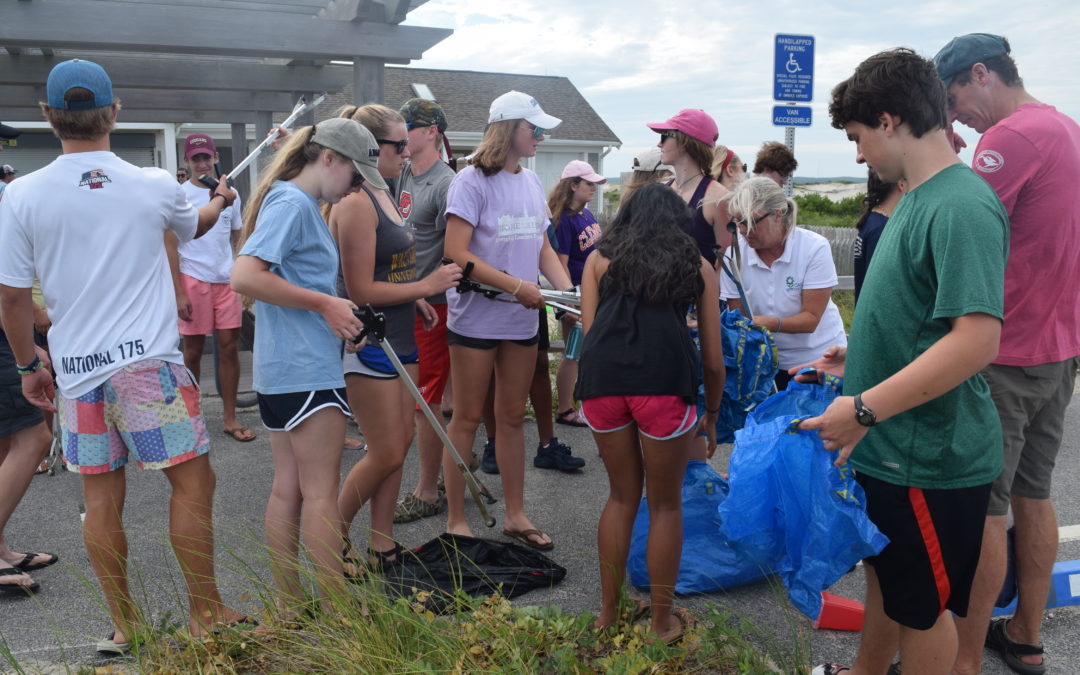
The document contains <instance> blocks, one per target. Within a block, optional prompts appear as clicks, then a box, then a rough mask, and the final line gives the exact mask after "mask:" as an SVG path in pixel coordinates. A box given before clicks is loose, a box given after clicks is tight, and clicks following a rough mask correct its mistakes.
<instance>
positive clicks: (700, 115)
mask: <svg viewBox="0 0 1080 675" xmlns="http://www.w3.org/2000/svg"><path fill="white" fill-rule="evenodd" d="M646 126H648V127H649V128H650V129H652V130H653V131H656V132H661V131H667V130H668V129H677V130H678V131H681V132H683V133H684V134H686V135H687V136H690V137H691V138H696V139H698V140H699V141H701V142H702V143H705V144H707V145H709V146H712V145H713V144H714V143H716V139H717V138H718V137H719V136H720V130H719V129H717V128H716V122H714V121H713V118H711V117H709V115H708V114H707V113H706V112H705V111H704V110H697V109H695V108H686V109H684V110H680V111H679V112H678V113H676V114H675V116H674V117H672V118H671V119H669V120H667V121H666V122H656V123H655V124H649V125H646Z"/></svg>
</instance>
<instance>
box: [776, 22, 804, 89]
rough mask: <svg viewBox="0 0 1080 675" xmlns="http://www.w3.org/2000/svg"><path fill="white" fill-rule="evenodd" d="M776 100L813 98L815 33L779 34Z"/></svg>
mask: <svg viewBox="0 0 1080 675" xmlns="http://www.w3.org/2000/svg"><path fill="white" fill-rule="evenodd" d="M774 63H775V68H774V69H773V70H774V72H773V99H775V100H777V101H810V100H811V99H812V98H813V94H814V36H813V35H787V34H783V33H777V35H776V59H775V61H774Z"/></svg>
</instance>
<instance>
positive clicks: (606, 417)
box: [581, 396, 697, 441]
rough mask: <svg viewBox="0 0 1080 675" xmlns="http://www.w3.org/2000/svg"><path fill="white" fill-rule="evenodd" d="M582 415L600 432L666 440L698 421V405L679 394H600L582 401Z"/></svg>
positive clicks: (587, 422)
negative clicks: (633, 431) (629, 431)
mask: <svg viewBox="0 0 1080 675" xmlns="http://www.w3.org/2000/svg"><path fill="white" fill-rule="evenodd" d="M581 418H582V419H584V420H585V423H586V424H588V425H589V428H590V429H592V430H593V431H595V432H596V433H599V434H604V433H608V432H610V431H618V430H619V429H625V428H626V427H628V426H630V425H631V424H634V423H636V424H637V426H638V431H640V432H641V433H642V434H644V435H646V436H648V437H649V438H655V439H656V440H658V441H666V440H668V439H669V438H676V437H678V436H682V435H683V434H685V433H686V432H687V431H690V430H691V429H693V428H694V425H695V424H697V406H694V405H691V404H688V403H687V402H686V401H685V400H683V397H681V396H601V397H600V398H590V399H588V400H586V401H582V403H581Z"/></svg>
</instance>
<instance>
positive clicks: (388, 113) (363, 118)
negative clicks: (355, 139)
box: [338, 103, 405, 138]
mask: <svg viewBox="0 0 1080 675" xmlns="http://www.w3.org/2000/svg"><path fill="white" fill-rule="evenodd" d="M338 117H344V118H346V119H351V120H356V121H357V122H359V123H360V124H363V125H364V126H365V127H367V130H368V131H370V132H371V135H372V136H374V137H375V138H386V136H387V135H388V134H389V133H390V127H391V125H393V124H395V123H400V124H405V118H404V117H402V116H401V113H399V112H398V111H396V110H394V109H393V108H388V107H387V106H385V105H381V104H379V103H368V104H367V105H360V106H356V105H347V106H345V107H343V108H342V109H341V110H339V111H338Z"/></svg>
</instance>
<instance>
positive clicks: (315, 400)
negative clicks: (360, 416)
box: [257, 387, 352, 431]
mask: <svg viewBox="0 0 1080 675" xmlns="http://www.w3.org/2000/svg"><path fill="white" fill-rule="evenodd" d="M257 398H258V399H259V416H260V417H261V418H262V423H263V426H265V427H266V428H267V429H269V430H270V431H292V430H293V429H295V428H296V427H297V426H298V425H299V424H300V423H301V422H303V421H304V420H306V419H307V418H308V417H311V415H312V414H314V413H315V411H317V410H321V409H322V408H331V407H332V408H338V409H339V410H341V412H342V413H343V414H344V415H346V416H347V417H348V416H351V415H352V411H350V410H349V403H348V399H349V397H348V394H346V393H345V388H344V387H342V388H341V389H320V390H319V391H297V392H292V393H288V394H257Z"/></svg>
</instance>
